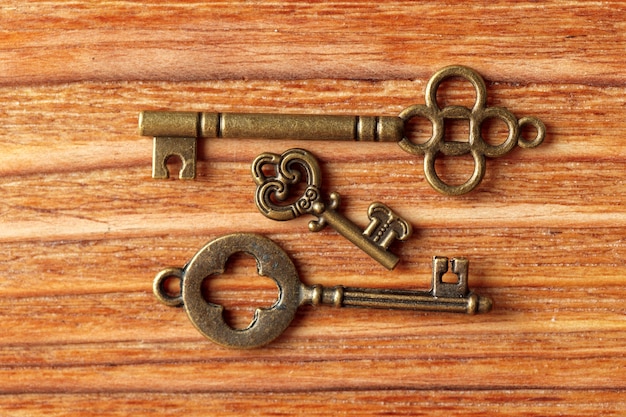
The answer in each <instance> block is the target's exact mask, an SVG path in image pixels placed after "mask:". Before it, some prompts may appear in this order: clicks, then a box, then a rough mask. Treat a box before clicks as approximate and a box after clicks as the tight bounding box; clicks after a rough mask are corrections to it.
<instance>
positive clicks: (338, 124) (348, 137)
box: [139, 65, 546, 195]
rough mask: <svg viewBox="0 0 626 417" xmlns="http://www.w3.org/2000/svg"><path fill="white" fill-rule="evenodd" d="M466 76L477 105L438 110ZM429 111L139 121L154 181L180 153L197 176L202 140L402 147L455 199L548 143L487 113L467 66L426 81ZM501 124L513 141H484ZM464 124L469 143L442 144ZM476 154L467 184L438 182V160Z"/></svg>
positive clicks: (481, 85)
mask: <svg viewBox="0 0 626 417" xmlns="http://www.w3.org/2000/svg"><path fill="white" fill-rule="evenodd" d="M451 77H461V78H464V79H466V80H468V81H469V82H470V83H471V84H472V85H473V86H474V88H475V90H476V101H475V103H474V106H473V107H472V108H471V109H469V108H467V107H463V106H447V107H444V108H440V107H439V105H438V104H437V89H438V88H439V85H440V84H441V83H442V82H443V81H444V80H445V79H447V78H451ZM425 102H426V104H425V105H421V104H418V105H413V106H410V107H408V108H406V109H405V110H403V111H402V112H401V113H400V115H399V116H397V117H394V116H335V115H301V114H296V115H293V114H245V113H206V112H169V111H144V112H141V114H140V116H139V132H140V134H141V135H144V136H152V137H154V145H153V159H152V176H153V177H154V178H167V177H168V176H169V172H168V170H167V167H166V161H167V159H168V158H169V157H170V156H172V155H178V156H179V157H180V158H181V160H182V163H183V164H182V168H181V171H180V173H179V176H180V178H195V175H196V140H197V139H198V138H233V139H237V138H263V139H299V140H341V141H352V140H355V141H373V142H397V143H398V144H399V145H400V148H402V149H403V150H404V151H406V152H408V153H411V154H415V155H424V174H425V177H426V180H427V181H428V183H429V184H430V185H431V186H432V187H433V188H434V189H436V190H437V191H439V192H441V193H443V194H448V195H458V194H463V193H467V192H469V191H471V190H472V189H474V188H475V187H476V186H477V185H478V184H479V183H480V181H481V180H482V178H483V177H484V175H485V168H486V166H485V157H486V156H488V157H499V156H503V155H505V154H506V153H508V152H509V151H511V150H512V149H513V148H514V147H515V145H519V146H520V147H523V148H533V147H535V146H538V145H539V144H541V143H542V142H543V140H544V138H545V134H546V128H545V125H544V124H543V122H541V120H539V119H538V118H536V117H523V118H521V119H520V120H517V118H516V117H515V116H514V115H513V114H512V113H511V112H509V111H508V110H507V109H505V108H503V107H487V105H486V104H487V88H486V86H485V82H484V80H483V79H482V78H481V77H480V75H478V73H476V72H475V71H474V70H472V69H470V68H467V67H463V66H458V65H455V66H449V67H445V68H442V69H441V70H439V71H437V72H436V73H435V74H434V75H433V76H432V77H431V78H430V80H429V81H428V84H427V86H426V94H425ZM416 117H421V118H425V119H427V120H428V121H429V122H430V123H431V125H432V135H431V137H430V139H428V140H427V141H426V142H424V143H414V142H412V141H411V140H410V139H409V138H408V137H407V134H406V130H407V129H406V126H407V125H408V123H409V122H410V121H411V120H412V119H413V118H416ZM493 118H496V119H500V120H502V121H503V122H504V123H505V124H506V125H507V128H508V131H509V134H508V137H507V138H506V139H505V140H504V141H503V142H502V143H500V144H498V145H491V144H489V143H487V141H486V140H485V139H484V138H483V136H482V132H481V126H482V124H483V123H484V122H485V121H486V120H487V119H493ZM453 119H463V120H468V122H469V138H468V141H467V142H456V141H447V140H445V124H446V120H453ZM526 125H532V126H533V127H534V128H535V130H536V131H537V134H536V137H535V138H534V139H532V140H526V139H524V138H523V137H522V136H521V131H522V128H523V127H524V126H526ZM468 153H469V154H471V155H472V158H473V159H474V171H473V173H472V175H471V177H470V178H469V179H468V180H467V181H466V182H465V183H463V184H459V185H450V184H447V183H445V182H444V181H443V180H441V179H440V178H439V176H438V174H437V172H436V171H435V160H436V158H437V157H438V156H440V155H446V156H460V155H465V154H468Z"/></svg>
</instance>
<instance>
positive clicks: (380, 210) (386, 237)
mask: <svg viewBox="0 0 626 417" xmlns="http://www.w3.org/2000/svg"><path fill="white" fill-rule="evenodd" d="M367 216H368V217H369V219H370V224H369V225H368V226H367V228H366V229H365V231H363V235H365V236H367V237H368V238H369V239H370V240H371V241H373V242H375V243H378V245H379V246H381V247H382V248H384V249H387V248H389V245H391V243H392V242H393V241H394V240H400V241H404V240H407V239H408V238H409V237H410V236H411V234H412V233H413V228H412V227H411V224H410V223H409V222H407V221H406V220H404V219H403V218H402V217H400V216H399V215H397V214H396V213H395V212H394V211H393V210H391V209H390V208H389V207H388V206H387V205H385V204H383V203H380V202H375V203H372V204H370V206H369V208H368V210H367Z"/></svg>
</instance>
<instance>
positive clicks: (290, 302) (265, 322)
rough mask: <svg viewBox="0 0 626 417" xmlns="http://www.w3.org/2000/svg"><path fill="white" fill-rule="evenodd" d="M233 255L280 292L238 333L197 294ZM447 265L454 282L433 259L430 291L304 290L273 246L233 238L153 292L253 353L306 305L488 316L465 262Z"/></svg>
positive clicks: (171, 273) (258, 239)
mask: <svg viewBox="0 0 626 417" xmlns="http://www.w3.org/2000/svg"><path fill="white" fill-rule="evenodd" d="M238 252H245V253H248V254H250V255H251V256H253V257H254V258H255V259H256V262H257V268H258V273H259V274H260V275H263V276H267V277H269V278H271V279H273V280H274V281H275V282H276V285H277V286H278V290H279V296H278V300H277V301H276V302H275V303H274V305H272V306H271V307H270V308H263V309H257V310H256V311H255V314H254V318H253V320H252V322H251V323H250V325H249V326H248V327H247V328H245V329H242V330H239V329H238V330H236V329H233V328H231V327H230V326H229V325H228V324H227V323H226V322H225V321H224V317H223V312H224V307H223V306H221V305H218V304H213V303H209V302H207V301H206V300H205V298H204V296H203V294H202V283H203V281H204V280H205V278H207V277H211V276H214V275H219V274H221V273H223V272H224V269H225V265H226V262H227V261H228V258H229V257H230V256H232V255H233V254H235V253H238ZM450 263H451V265H452V271H453V272H454V273H455V274H456V275H457V277H458V282H457V283H450V282H444V281H443V274H444V273H445V272H446V271H447V269H448V258H445V257H437V256H436V257H434V258H433V275H432V288H431V289H430V290H429V291H411V290H392V289H372V288H353V287H344V286H341V285H340V286H336V287H333V288H324V287H323V286H321V285H312V286H308V285H305V284H303V283H302V282H301V281H300V278H299V276H298V273H297V271H296V268H295V266H294V264H293V262H292V261H291V259H290V258H289V256H288V255H287V254H286V253H285V252H284V251H283V250H282V249H281V248H280V247H279V246H278V245H277V244H276V243H274V242H272V241H271V240H269V239H267V238H265V237H263V236H260V235H256V234H248V233H236V234H231V235H226V236H222V237H220V238H217V239H215V240H213V241H211V242H209V243H208V244H207V245H205V246H204V247H203V248H202V249H200V251H199V252H198V253H196V255H194V257H193V258H192V259H191V260H190V261H189V262H188V263H187V264H186V265H185V267H184V268H166V269H164V270H162V271H161V272H159V273H158V274H157V276H156V278H155V279H154V285H153V289H154V294H155V296H156V297H157V299H158V300H159V301H161V302H162V303H164V304H166V305H168V306H183V307H184V309H185V311H186V313H187V315H188V317H189V319H190V320H191V322H192V323H193V324H194V326H195V327H196V328H197V329H198V330H199V331H200V333H202V334H203V335H204V336H206V337H207V338H209V339H210V340H212V341H214V342H216V343H219V344H221V345H224V346H227V347H233V348H254V347H259V346H263V345H265V344H267V343H270V342H271V341H272V340H274V339H276V338H277V337H278V336H280V335H281V334H282V333H283V331H284V330H285V329H287V327H289V324H290V323H291V321H292V320H293V318H294V317H295V314H296V311H297V309H298V308H299V307H300V306H302V305H307V304H309V305H314V306H317V305H321V304H329V305H333V306H335V307H344V306H345V307H367V308H380V309H403V310H415V311H430V312H445V313H466V314H476V313H487V312H489V311H490V310H491V308H492V305H493V304H492V301H491V299H490V298H489V297H485V296H480V295H477V294H475V293H473V292H471V291H470V290H469V288H468V283H467V281H468V267H469V261H467V260H466V259H463V258H454V259H452V261H451V262H450ZM169 278H177V279H179V280H180V287H181V292H180V294H177V295H171V294H168V293H167V291H166V290H165V288H164V283H165V282H166V280H167V279H169ZM209 279H210V278H209Z"/></svg>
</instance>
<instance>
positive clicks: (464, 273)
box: [432, 256, 469, 297]
mask: <svg viewBox="0 0 626 417" xmlns="http://www.w3.org/2000/svg"><path fill="white" fill-rule="evenodd" d="M449 263H450V265H451V267H452V272H453V273H454V274H455V275H456V276H457V277H458V281H457V282H456V283H450V282H444V281H443V276H444V274H445V273H446V272H448V258H447V257H445V256H434V257H433V283H432V292H433V295H434V296H435V297H465V296H466V295H468V294H469V288H468V284H467V281H468V271H469V260H468V259H466V258H452V259H451V260H450V262H449Z"/></svg>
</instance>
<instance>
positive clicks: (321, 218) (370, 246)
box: [309, 193, 408, 270]
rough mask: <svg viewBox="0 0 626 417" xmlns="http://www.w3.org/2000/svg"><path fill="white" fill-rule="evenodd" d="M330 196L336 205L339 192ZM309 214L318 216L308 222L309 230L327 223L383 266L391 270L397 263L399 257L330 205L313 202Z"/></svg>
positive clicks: (314, 229)
mask: <svg viewBox="0 0 626 417" xmlns="http://www.w3.org/2000/svg"><path fill="white" fill-rule="evenodd" d="M331 198H332V199H333V200H334V201H337V205H338V202H339V194H338V193H333V194H332V195H331ZM311 214H312V215H314V216H317V218H318V220H317V221H312V222H310V223H309V229H310V230H311V231H313V232H317V231H318V230H320V229H321V228H322V227H323V226H325V225H328V226H330V227H332V228H333V229H334V230H336V231H337V232H338V233H339V234H340V235H341V236H343V237H345V238H346V239H348V240H349V241H350V242H352V243H354V244H355V245H356V246H357V247H358V248H359V249H361V250H362V251H363V252H365V253H367V254H368V255H369V256H371V257H372V258H373V259H374V260H376V261H377V262H378V263H380V264H381V265H382V266H384V267H385V268H387V269H389V270H391V269H394V268H395V267H396V265H397V264H398V262H399V260H400V258H398V257H397V256H396V255H394V254H393V253H391V252H389V251H388V250H386V248H384V247H382V246H380V245H378V244H376V243H375V242H373V241H372V240H371V239H370V238H369V237H367V236H366V235H364V234H363V230H361V229H359V228H358V227H357V226H356V225H355V224H354V223H352V222H351V221H350V220H348V219H347V218H346V217H344V216H343V215H342V214H340V213H339V212H337V211H336V210H334V208H332V206H331V207H329V206H328V205H324V204H322V203H319V202H318V203H315V204H314V205H313V207H312V210H311ZM407 237H408V236H407Z"/></svg>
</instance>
